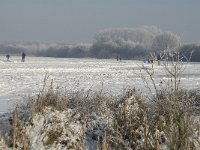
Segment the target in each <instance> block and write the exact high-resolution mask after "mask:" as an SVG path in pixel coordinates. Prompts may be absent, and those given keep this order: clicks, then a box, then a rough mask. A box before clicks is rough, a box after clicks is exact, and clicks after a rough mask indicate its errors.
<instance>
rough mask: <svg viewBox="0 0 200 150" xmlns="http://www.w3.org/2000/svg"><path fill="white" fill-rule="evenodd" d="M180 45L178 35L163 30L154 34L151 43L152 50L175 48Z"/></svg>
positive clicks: (159, 50) (160, 50)
mask: <svg viewBox="0 0 200 150" xmlns="http://www.w3.org/2000/svg"><path fill="white" fill-rule="evenodd" d="M179 46H180V37H179V36H177V35H175V34H174V33H172V32H164V33H162V34H160V35H158V36H156V37H155V38H154V40H153V43H152V47H151V49H152V51H156V52H162V51H165V50H172V51H174V50H176V49H177V48H178V47H179Z"/></svg>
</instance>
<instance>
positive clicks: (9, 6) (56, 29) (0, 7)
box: [0, 0, 200, 43]
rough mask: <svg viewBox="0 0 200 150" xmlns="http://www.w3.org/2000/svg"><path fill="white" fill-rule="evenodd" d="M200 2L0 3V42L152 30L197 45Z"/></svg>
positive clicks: (96, 0) (15, 0)
mask: <svg viewBox="0 0 200 150" xmlns="http://www.w3.org/2000/svg"><path fill="white" fill-rule="evenodd" d="M199 7H200V0H0V42H3V41H20V40H25V41H42V42H66V43H80V42H87V43H91V42H93V37H94V34H95V33H96V32H97V31H98V30H101V29H104V28H113V27H139V26H143V25H155V26H157V27H159V28H161V29H163V30H164V31H172V32H175V33H176V34H178V35H179V36H181V38H182V41H183V43H190V42H197V41H200V16H199V15H200V8H199Z"/></svg>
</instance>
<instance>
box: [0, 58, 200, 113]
mask: <svg viewBox="0 0 200 150" xmlns="http://www.w3.org/2000/svg"><path fill="white" fill-rule="evenodd" d="M10 60H11V61H10V62H7V61H5V57H0V71H1V73H0V112H6V111H8V110H9V109H10V108H12V106H14V105H15V103H16V102H17V101H19V100H20V99H23V97H26V96H28V95H33V94H35V93H38V91H39V90H40V89H41V88H42V85H43V80H44V77H45V74H46V73H48V75H50V79H53V80H54V83H55V84H56V85H58V86H59V87H63V88H65V89H67V90H80V89H85V90H88V89H92V90H99V89H103V91H104V92H108V93H111V94H119V93H122V91H123V90H125V89H129V88H133V87H135V88H137V89H141V88H144V84H143V82H142V80H141V75H144V76H146V73H145V71H144V70H142V71H141V69H140V67H139V65H140V66H141V65H142V64H143V62H141V61H133V60H122V62H117V61H116V60H114V59H113V60H112V59H110V60H105V59H103V60H98V59H67V58H43V57H27V58H26V61H25V62H21V57H11V59H10ZM146 67H148V68H151V66H150V65H149V66H148V65H147V66H146ZM199 68H200V64H199V63H190V64H188V65H187V66H186V69H185V71H184V72H183V74H182V75H181V84H182V85H183V86H184V87H186V88H190V89H191V88H198V87H199V85H200V69H199ZM154 70H155V75H156V80H157V81H158V82H157V83H159V80H160V79H164V80H165V79H167V76H166V75H165V72H164V70H163V67H162V66H157V65H156V62H155V65H154Z"/></svg>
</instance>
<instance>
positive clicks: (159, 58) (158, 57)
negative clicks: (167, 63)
mask: <svg viewBox="0 0 200 150" xmlns="http://www.w3.org/2000/svg"><path fill="white" fill-rule="evenodd" d="M160 60H161V57H160V55H158V56H157V61H158V65H160Z"/></svg>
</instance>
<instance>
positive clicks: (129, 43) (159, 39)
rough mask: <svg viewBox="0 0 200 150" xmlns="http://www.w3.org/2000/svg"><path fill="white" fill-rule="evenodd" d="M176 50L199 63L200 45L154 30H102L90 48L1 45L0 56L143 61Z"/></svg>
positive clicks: (81, 45)
mask: <svg viewBox="0 0 200 150" xmlns="http://www.w3.org/2000/svg"><path fill="white" fill-rule="evenodd" d="M169 49H170V50H179V51H180V53H181V54H183V55H184V56H186V57H190V54H191V52H192V53H193V55H192V57H191V60H190V61H196V62H200V45H198V44H187V45H181V44H180V37H178V36H177V35H175V34H174V33H172V32H163V31H162V30H160V29H159V28H157V27H154V26H151V27H149V26H144V27H139V28H114V29H105V30H102V31H99V32H98V33H96V34H95V38H94V42H93V43H92V44H75V45H67V44H63V43H62V44H61V43H39V42H21V43H16V42H15V43H4V44H0V53H1V54H7V53H9V54H11V55H12V54H21V53H22V52H25V53H27V54H28V55H34V56H39V57H41V56H42V57H59V58H61V57H63V58H85V57H90V58H100V59H101V58H116V57H120V58H122V59H144V58H145V57H147V56H148V55H149V54H150V53H153V54H159V53H163V52H165V51H166V50H169Z"/></svg>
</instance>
